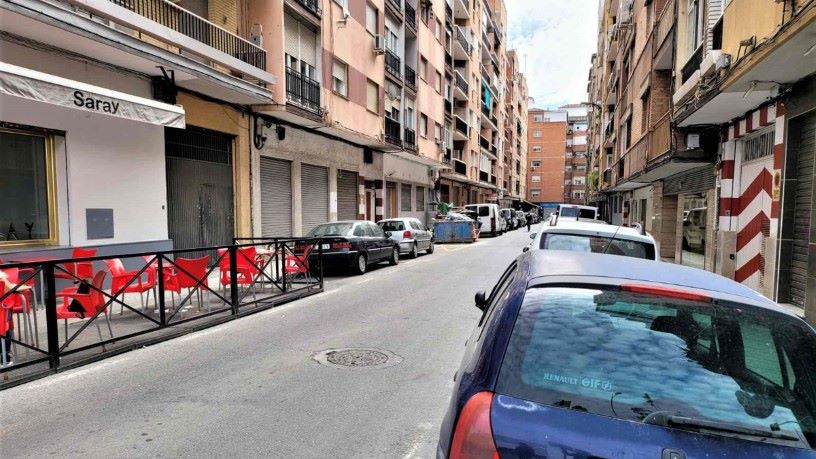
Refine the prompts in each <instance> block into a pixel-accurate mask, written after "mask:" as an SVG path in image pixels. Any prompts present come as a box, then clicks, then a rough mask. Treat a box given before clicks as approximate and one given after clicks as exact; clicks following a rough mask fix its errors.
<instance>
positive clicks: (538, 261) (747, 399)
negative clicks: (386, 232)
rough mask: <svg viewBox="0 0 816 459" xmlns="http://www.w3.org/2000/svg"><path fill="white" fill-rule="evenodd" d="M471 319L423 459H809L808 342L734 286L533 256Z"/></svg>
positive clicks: (785, 319)
mask: <svg viewBox="0 0 816 459" xmlns="http://www.w3.org/2000/svg"><path fill="white" fill-rule="evenodd" d="M476 305H477V307H478V308H479V309H481V310H482V311H483V312H482V316H481V318H480V319H479V321H478V324H477V325H476V327H475V328H474V330H473V332H472V334H471V336H470V338H469V339H468V340H467V344H466V349H465V354H464V358H463V360H462V364H461V366H460V367H459V370H458V371H457V372H456V373H455V376H454V381H455V382H454V389H453V395H452V397H451V400H450V404H449V406H448V410H447V413H446V415H445V417H444V420H443V422H442V427H441V429H440V436H439V443H438V449H437V457H441V458H476V457H479V458H481V457H485V458H490V457H513V458H516V457H524V458H528V457H576V458H577V457H580V458H592V457H644V458H646V457H649V458H702V457H711V458H714V457H718V458H725V457H729V458H731V457H739V458H772V457H785V458H806V457H807V458H813V457H814V449H815V448H816V421H815V420H816V378H815V377H814V375H816V330H814V328H813V327H811V326H810V325H808V324H807V323H805V322H804V321H803V320H801V319H800V318H798V317H796V316H795V315H793V314H792V313H789V312H787V311H786V310H785V309H783V308H781V307H779V306H778V305H776V304H775V303H773V302H772V301H770V300H768V299H767V298H765V297H763V296H761V295H759V294H758V293H757V292H755V291H754V290H752V289H750V288H748V287H747V286H744V285H742V284H739V283H736V282H734V281H731V280H729V279H726V278H724V277H721V276H718V275H716V274H713V273H709V272H706V271H703V270H699V269H693V268H689V267H685V266H679V265H672V264H665V265H661V268H660V269H655V265H654V263H652V262H649V261H645V260H638V259H635V258H623V257H607V256H603V255H599V254H584V253H569V252H553V251H532V252H529V253H527V254H524V255H522V256H520V257H519V258H518V259H517V260H516V261H514V262H513V263H512V264H511V265H510V267H509V268H508V269H507V271H505V273H504V274H503V275H502V277H501V278H500V280H499V282H498V283H497V284H496V286H495V287H494V288H493V290H492V292H491V293H490V295H489V296H488V295H485V293H484V292H479V293H477V294H476Z"/></svg>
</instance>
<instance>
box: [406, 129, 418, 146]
mask: <svg viewBox="0 0 816 459" xmlns="http://www.w3.org/2000/svg"><path fill="white" fill-rule="evenodd" d="M403 134H404V135H403V144H404V145H405V148H406V149H407V150H413V151H416V149H417V143H416V131H414V130H413V129H410V128H405V131H404V132H403Z"/></svg>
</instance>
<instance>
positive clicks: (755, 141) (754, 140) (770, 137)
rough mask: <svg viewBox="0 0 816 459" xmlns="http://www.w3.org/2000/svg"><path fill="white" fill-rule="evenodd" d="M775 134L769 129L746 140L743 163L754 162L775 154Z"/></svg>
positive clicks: (743, 147) (743, 146)
mask: <svg viewBox="0 0 816 459" xmlns="http://www.w3.org/2000/svg"><path fill="white" fill-rule="evenodd" d="M774 140H775V132H774V129H773V128H771V129H768V130H765V131H763V132H760V133H759V134H754V135H752V136H751V137H748V138H746V139H745V140H744V141H743V143H742V161H743V162H747V161H753V160H755V159H760V158H764V157H766V156H770V155H772V154H773V150H774Z"/></svg>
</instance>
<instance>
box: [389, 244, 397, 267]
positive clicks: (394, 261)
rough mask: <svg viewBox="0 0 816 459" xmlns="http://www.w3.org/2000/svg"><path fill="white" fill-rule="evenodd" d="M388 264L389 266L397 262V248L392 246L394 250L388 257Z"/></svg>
mask: <svg viewBox="0 0 816 459" xmlns="http://www.w3.org/2000/svg"><path fill="white" fill-rule="evenodd" d="M388 264H389V265H391V266H394V265H398V264H399V249H398V248H396V247H394V250H393V251H392V252H391V258H389V259H388Z"/></svg>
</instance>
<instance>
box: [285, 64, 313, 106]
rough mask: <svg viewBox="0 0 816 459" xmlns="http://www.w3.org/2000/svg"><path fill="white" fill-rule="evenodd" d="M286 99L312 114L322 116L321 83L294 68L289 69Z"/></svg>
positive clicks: (287, 72)
mask: <svg viewBox="0 0 816 459" xmlns="http://www.w3.org/2000/svg"><path fill="white" fill-rule="evenodd" d="M286 99H287V100H288V101H289V102H293V103H295V104H297V105H299V106H301V107H302V108H304V109H306V110H309V111H310V112H313V113H316V114H320V112H321V108H320V83H318V82H317V81H315V80H313V79H311V78H309V77H307V76H305V75H303V74H301V73H300V72H297V71H295V70H294V69H292V68H287V69H286Z"/></svg>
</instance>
